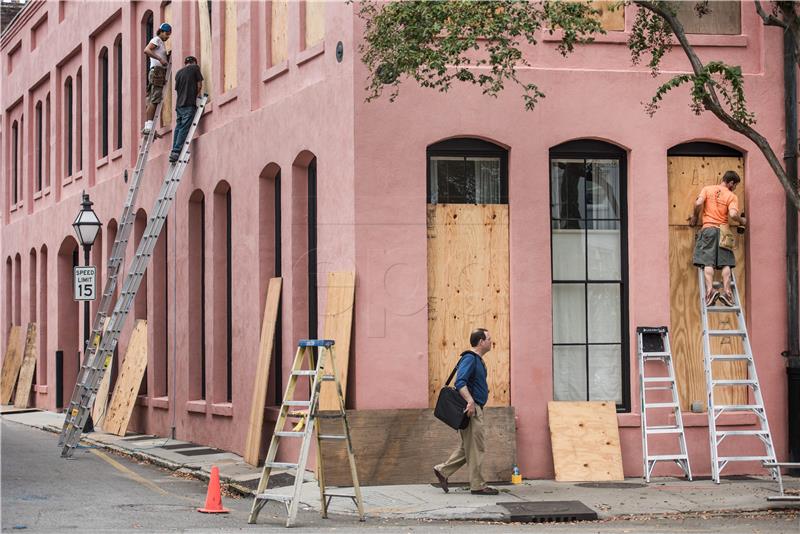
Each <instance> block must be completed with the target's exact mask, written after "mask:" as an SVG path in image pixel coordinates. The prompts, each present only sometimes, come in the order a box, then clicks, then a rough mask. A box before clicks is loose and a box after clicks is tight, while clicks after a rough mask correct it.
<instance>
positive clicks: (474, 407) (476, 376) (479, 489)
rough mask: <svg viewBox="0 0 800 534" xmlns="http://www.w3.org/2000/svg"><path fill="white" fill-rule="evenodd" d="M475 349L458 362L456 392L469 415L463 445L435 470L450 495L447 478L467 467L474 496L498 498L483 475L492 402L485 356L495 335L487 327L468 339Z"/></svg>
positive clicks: (475, 332) (462, 434)
mask: <svg viewBox="0 0 800 534" xmlns="http://www.w3.org/2000/svg"><path fill="white" fill-rule="evenodd" d="M469 344H470V345H471V346H472V350H470V351H467V352H465V353H464V354H463V356H462V358H461V360H460V361H459V363H458V372H457V374H456V390H458V392H459V393H460V394H461V396H462V397H463V398H464V400H465V401H467V408H466V410H465V412H466V413H467V415H468V416H469V418H470V419H469V426H467V428H465V429H464V430H459V431H458V433H459V435H460V436H461V446H460V447H459V448H458V449H456V450H455V451H453V454H451V455H450V458H448V459H447V461H446V462H445V463H443V464H439V465H437V466H435V467H434V468H433V472H434V474H435V475H436V478H437V479H439V483H441V485H442V490H444V492H445V493H448V492H449V491H450V490H449V489H448V487H447V479H448V478H449V477H450V475H452V474H453V473H455V472H456V471H458V470H459V468H460V467H461V466H462V465H464V464H467V469H469V488H470V490H471V492H472V493H473V494H474V495H497V493H498V492H497V489H495V488H492V487H489V486H487V485H486V481H485V480H483V476H482V475H481V464H482V463H483V453H484V451H485V450H486V444H485V440H484V430H483V407H484V406H485V405H486V401H488V400H489V384H488V383H487V382H486V374H487V372H486V364H485V363H484V361H483V356H484V355H485V354H486V353H487V352H489V351H490V350H492V336H491V335H490V334H489V332H488V331H487V330H486V329H485V328H478V329H476V330H474V331H473V332H472V334H470V336H469Z"/></svg>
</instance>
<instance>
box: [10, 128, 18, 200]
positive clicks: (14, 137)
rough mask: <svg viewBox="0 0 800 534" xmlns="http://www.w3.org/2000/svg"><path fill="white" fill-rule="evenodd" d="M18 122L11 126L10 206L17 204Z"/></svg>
mask: <svg viewBox="0 0 800 534" xmlns="http://www.w3.org/2000/svg"><path fill="white" fill-rule="evenodd" d="M19 124H20V123H19V121H14V122H13V123H12V124H11V151H12V155H11V159H12V162H11V205H12V206H16V205H17V203H18V202H19V152H20V151H19Z"/></svg>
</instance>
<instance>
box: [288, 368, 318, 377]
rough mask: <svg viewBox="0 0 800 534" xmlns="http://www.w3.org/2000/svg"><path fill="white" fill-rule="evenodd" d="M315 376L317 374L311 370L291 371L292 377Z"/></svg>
mask: <svg viewBox="0 0 800 534" xmlns="http://www.w3.org/2000/svg"><path fill="white" fill-rule="evenodd" d="M315 374H317V372H316V371H314V370H313V369H312V370H310V371H309V370H306V369H302V370H299V371H292V376H314V375H315Z"/></svg>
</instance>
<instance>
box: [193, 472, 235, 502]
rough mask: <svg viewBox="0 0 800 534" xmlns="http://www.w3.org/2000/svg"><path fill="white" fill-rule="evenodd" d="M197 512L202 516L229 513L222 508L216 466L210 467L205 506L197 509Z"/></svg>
mask: <svg viewBox="0 0 800 534" xmlns="http://www.w3.org/2000/svg"><path fill="white" fill-rule="evenodd" d="M197 511H198V512H203V513H204V514H227V513H228V512H230V510H228V509H227V508H223V507H222V495H220V490H219V468H218V467H217V466H216V465H213V466H211V479H210V480H209V481H208V493H206V505H205V507H204V508H198V509H197Z"/></svg>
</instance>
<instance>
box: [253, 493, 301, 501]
mask: <svg viewBox="0 0 800 534" xmlns="http://www.w3.org/2000/svg"><path fill="white" fill-rule="evenodd" d="M256 499H261V500H262V501H278V502H291V500H292V496H291V495H277V494H275V493H259V494H258V495H256Z"/></svg>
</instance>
